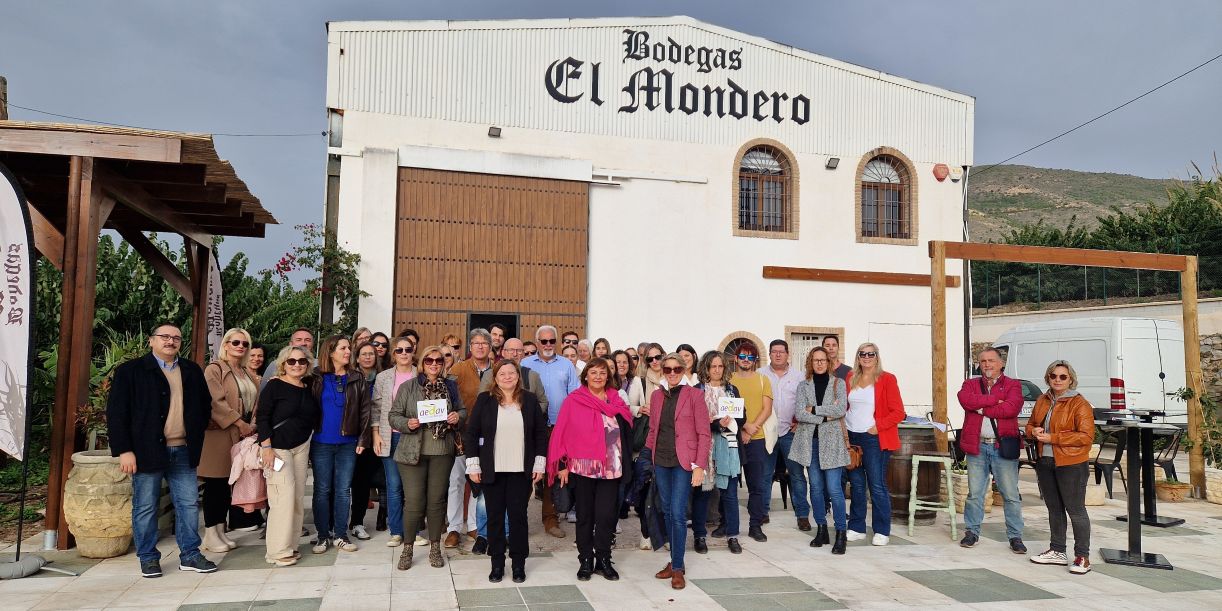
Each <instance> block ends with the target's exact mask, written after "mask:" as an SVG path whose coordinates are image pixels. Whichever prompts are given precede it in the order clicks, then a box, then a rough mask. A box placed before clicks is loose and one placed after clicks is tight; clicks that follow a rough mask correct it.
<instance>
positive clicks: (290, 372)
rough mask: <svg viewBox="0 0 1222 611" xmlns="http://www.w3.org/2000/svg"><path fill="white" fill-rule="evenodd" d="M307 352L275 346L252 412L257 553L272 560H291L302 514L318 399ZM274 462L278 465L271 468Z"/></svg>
mask: <svg viewBox="0 0 1222 611" xmlns="http://www.w3.org/2000/svg"><path fill="white" fill-rule="evenodd" d="M312 360H313V356H311V355H310V351H309V350H306V349H305V348H303V347H301V346H290V347H288V348H285V349H284V350H281V351H280V358H278V359H276V366H275V367H276V368H275V377H274V378H272V379H271V381H269V382H268V383H267V386H266V387H265V388H264V389H263V392H261V393H259V407H258V409H257V410H256V412H255V427H256V429H257V430H258V435H259V436H258V440H259V445H260V446H261V448H262V449H261V450H260V451H259V463H260V464H261V465H263V472H264V475H265V477H266V478H267V504H268V507H269V509H268V512H267V532H266V533H265V538H266V540H267V549H266V551H265V552H263V559H264V560H266V561H267V562H269V563H274V564H275V565H276V566H292V565H294V564H297V558H298V557H299V556H300V555H301V553H300V552H298V551H297V540H298V539H299V538H300V537H301V523H302V521H303V519H304V517H305V501H304V499H303V497H304V496H305V488H306V466H307V463H308V462H309V458H310V435H311V434H312V433H313V432H314V423H315V422H317V421H318V417H319V411H318V403H317V402H315V401H314V397H312V396H311V395H310V388H309V385H308V383H307V380H306V375H307V374H308V373H309V372H310V362H311V361H312ZM277 467H279V468H277Z"/></svg>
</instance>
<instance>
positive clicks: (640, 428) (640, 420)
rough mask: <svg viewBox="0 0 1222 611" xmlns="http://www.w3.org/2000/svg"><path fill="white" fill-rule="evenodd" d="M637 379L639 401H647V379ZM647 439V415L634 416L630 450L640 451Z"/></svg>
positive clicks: (642, 377)
mask: <svg viewBox="0 0 1222 611" xmlns="http://www.w3.org/2000/svg"><path fill="white" fill-rule="evenodd" d="M637 379H638V380H640V381H641V401H647V400H648V399H649V393H648V392H647V390H646V388H647V383H648V380H647V379H646V378H645V376H641V377H640V378H637ZM647 441H649V416H644V415H641V416H636V417H635V418H633V419H632V451H633V452H640V451H641V450H642V449H643V448H644V447H645V442H647Z"/></svg>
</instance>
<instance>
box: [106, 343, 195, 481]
mask: <svg viewBox="0 0 1222 611" xmlns="http://www.w3.org/2000/svg"><path fill="white" fill-rule="evenodd" d="M177 366H178V368H179V369H180V370H181V371H182V423H183V428H185V429H186V431H187V452H188V454H189V456H190V460H191V467H192V468H195V467H197V466H199V455H200V452H202V451H203V449H204V429H206V428H207V427H208V421H209V420H210V419H211V417H212V393H210V392H208V383H207V382H205V381H204V371H203V370H202V369H200V367H199V365H196V364H195V363H193V362H191V361H188V360H187V359H185V358H182V357H179V358H178V365H177ZM169 413H170V383H169V382H167V381H166V379H165V374H164V373H162V372H161V364H159V363H158V362H157V357H156V356H154V355H153V353H151V352H150V353H148V354H146V355H144V356H143V357H141V358H138V359H134V360H131V361H128V362H126V363H123V364H122V365H119V366H118V367H116V368H115V373H114V379H113V380H112V381H111V386H110V398H109V399H108V400H107V401H106V435H107V437H108V438H109V440H110V455H111V456H118V455H120V454H122V453H124V452H134V453H135V454H136V471H137V472H139V473H156V472H159V471H165V470H166V469H167V468H168V467H169V466H170V453H169V451H167V450H166V445H165V419H166V417H167V416H168V415H169Z"/></svg>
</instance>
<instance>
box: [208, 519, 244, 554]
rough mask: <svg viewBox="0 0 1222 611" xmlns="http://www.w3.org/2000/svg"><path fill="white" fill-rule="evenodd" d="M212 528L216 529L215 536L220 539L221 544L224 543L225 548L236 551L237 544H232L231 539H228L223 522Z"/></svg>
mask: <svg viewBox="0 0 1222 611" xmlns="http://www.w3.org/2000/svg"><path fill="white" fill-rule="evenodd" d="M213 528H215V529H216V534H217V536H218V537H220V538H221V543H224V544H225V546H226V547H228V548H229V549H238V544H237V543H234V542H233V539H230V538H229V537H228V536H227V535H226V534H225V523H224V522H221V523H220V524H217V525H216V526H213Z"/></svg>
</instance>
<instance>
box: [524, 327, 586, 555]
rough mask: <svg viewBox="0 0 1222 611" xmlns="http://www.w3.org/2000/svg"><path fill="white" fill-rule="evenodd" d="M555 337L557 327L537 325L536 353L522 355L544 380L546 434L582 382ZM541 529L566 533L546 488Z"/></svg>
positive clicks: (562, 534)
mask: <svg viewBox="0 0 1222 611" xmlns="http://www.w3.org/2000/svg"><path fill="white" fill-rule="evenodd" d="M570 335H571V336H572V338H573V339H574V340H576V339H577V334H576V333H573V332H571V331H570V332H569V333H565V336H566V337H568V336H570ZM556 341H557V331H556V327H553V326H551V325H543V326H541V327H539V329H538V330H537V331H535V344H536V345H538V347H539V352H538V354H536V355H534V356H531V357H526V358H524V359H522V365H523V366H525V367H529V368H530V370H531V371H534V372H535V373H538V374H539V378H540V379H541V380H542V382H543V392H544V393H545V394H547V426H548V430H549V434H550V430H551V428H552V427H554V426H556V418H558V417H559V416H560V406H561V405H563V404H564V400H565V399H566V398H568V396H569V393H571V392H573V391H575V390H577V387H578V386H580V385H581V383H580V382H579V381H578V378H577V369H576V368H574V367H573V364H572V363H570V362H569V360H568V359H564V358H560V356H559V355H558V354H556ZM543 529H544V530H546V531H547V534H549V535H551V536H553V537H557V538H561V537H564V536H565V532H564V529H563V528H561V527H560V521H559V520H558V519H557V517H556V508H555V507H554V506H553V504H552V495H551V494H548V493H547V491H544V493H543Z"/></svg>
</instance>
